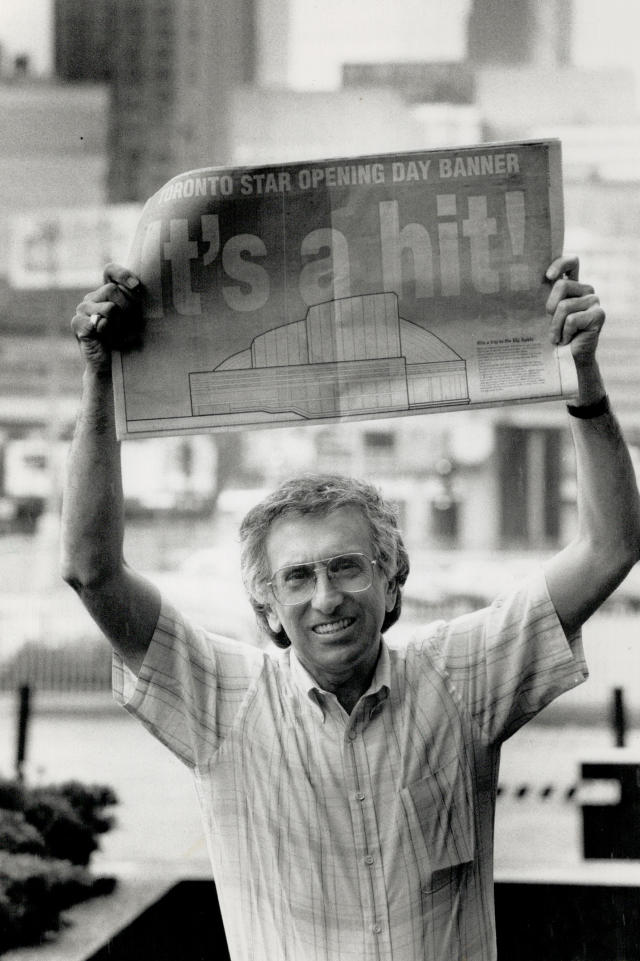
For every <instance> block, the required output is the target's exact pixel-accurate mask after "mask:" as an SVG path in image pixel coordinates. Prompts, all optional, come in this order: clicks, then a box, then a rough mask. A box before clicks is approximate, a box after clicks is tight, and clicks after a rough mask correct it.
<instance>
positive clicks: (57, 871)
mask: <svg viewBox="0 0 640 961" xmlns="http://www.w3.org/2000/svg"><path fill="white" fill-rule="evenodd" d="M116 803H117V798H116V796H115V794H114V792H113V791H112V790H111V788H108V787H104V786H101V785H91V786H85V785H82V784H80V783H79V782H77V781H70V782H68V783H66V784H62V785H59V786H47V787H38V788H27V787H24V786H23V785H21V784H19V783H18V782H15V781H0V954H2V952H3V951H5V950H6V949H7V948H8V947H10V946H15V945H18V944H26V943H29V944H32V943H34V942H36V941H38V940H39V939H41V938H42V936H43V934H44V933H45V932H47V931H56V930H58V928H59V926H60V912H61V911H64V910H65V909H66V908H68V907H70V906H71V905H72V904H75V903H77V902H78V901H82V900H85V899H86V898H88V897H93V896H95V895H96V894H105V893H108V892H110V891H111V890H113V887H114V886H115V880H114V879H113V878H97V879H95V878H93V877H92V876H91V874H90V873H89V871H88V870H87V865H88V863H89V860H90V858H91V854H92V853H93V851H95V849H96V848H97V847H98V842H97V840H96V835H97V834H101V833H104V832H105V831H108V830H109V829H110V828H111V827H112V825H113V818H112V817H111V816H110V815H105V813H104V809H105V808H107V807H111V806H112V805H114V804H116Z"/></svg>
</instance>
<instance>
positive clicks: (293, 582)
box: [271, 564, 316, 604]
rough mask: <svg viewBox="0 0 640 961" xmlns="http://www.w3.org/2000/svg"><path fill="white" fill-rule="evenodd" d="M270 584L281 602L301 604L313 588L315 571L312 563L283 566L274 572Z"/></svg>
mask: <svg viewBox="0 0 640 961" xmlns="http://www.w3.org/2000/svg"><path fill="white" fill-rule="evenodd" d="M271 585H272V587H273V593H274V594H275V596H276V598H277V599H278V600H279V601H280V603H281V604H301V603H302V602H303V601H306V600H308V599H309V598H310V597H311V595H312V594H313V592H314V590H315V586H316V573H315V570H314V568H313V565H312V564H297V565H296V566H295V567H283V568H281V569H280V570H279V571H276V572H275V574H274V575H273V580H272V582H271Z"/></svg>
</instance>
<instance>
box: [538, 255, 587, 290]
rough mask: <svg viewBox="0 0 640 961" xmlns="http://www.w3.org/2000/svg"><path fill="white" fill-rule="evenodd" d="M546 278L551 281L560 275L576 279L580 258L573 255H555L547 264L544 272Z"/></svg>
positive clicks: (577, 277)
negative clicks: (550, 262) (551, 261)
mask: <svg viewBox="0 0 640 961" xmlns="http://www.w3.org/2000/svg"><path fill="white" fill-rule="evenodd" d="M545 276H546V278H547V280H550V281H551V282H552V283H553V282H554V281H556V280H559V279H560V277H568V278H569V280H578V279H579V277H580V258H579V257H575V256H573V255H564V254H563V255H562V257H557V258H556V259H555V260H554V261H553V263H552V264H550V265H549V267H548V269H547V273H546V275H545Z"/></svg>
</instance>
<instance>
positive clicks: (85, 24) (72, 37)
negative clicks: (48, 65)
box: [53, 0, 115, 83]
mask: <svg viewBox="0 0 640 961" xmlns="http://www.w3.org/2000/svg"><path fill="white" fill-rule="evenodd" d="M114 13H115V0H91V3H86V2H85V0H54V3H53V18H54V26H53V62H54V73H55V76H56V78H57V79H58V80H62V81H69V82H71V83H78V82H91V83H107V82H108V81H109V80H110V78H111V70H112V57H111V51H112V48H113V27H114Z"/></svg>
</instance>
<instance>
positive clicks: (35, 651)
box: [0, 641, 111, 691]
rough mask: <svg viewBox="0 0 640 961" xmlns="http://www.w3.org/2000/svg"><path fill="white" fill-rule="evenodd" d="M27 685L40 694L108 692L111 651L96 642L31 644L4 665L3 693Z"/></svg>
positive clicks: (1, 669)
mask: <svg viewBox="0 0 640 961" xmlns="http://www.w3.org/2000/svg"><path fill="white" fill-rule="evenodd" d="M23 684H29V685H30V686H31V687H33V688H34V689H35V690H37V691H108V690H109V689H110V687H111V649H110V647H109V645H108V644H107V643H106V642H102V643H100V642H96V641H86V642H76V643H73V644H70V645H68V646H65V647H47V646H45V645H44V644H40V643H37V642H28V643H26V644H24V645H23V646H22V647H21V648H20V649H19V650H17V651H16V652H15V654H14V655H13V656H12V657H11V658H10V659H9V660H7V661H5V662H4V663H3V664H1V665H0V691H15V690H16V689H17V688H19V687H20V686H21V685H23Z"/></svg>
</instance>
